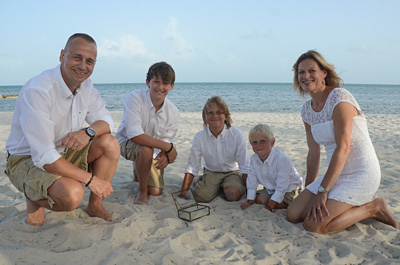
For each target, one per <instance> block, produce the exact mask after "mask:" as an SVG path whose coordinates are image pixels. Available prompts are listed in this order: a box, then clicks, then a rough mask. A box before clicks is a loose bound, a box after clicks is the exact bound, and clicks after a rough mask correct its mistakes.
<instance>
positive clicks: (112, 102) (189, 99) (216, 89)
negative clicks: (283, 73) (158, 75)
mask: <svg viewBox="0 0 400 265" xmlns="http://www.w3.org/2000/svg"><path fill="white" fill-rule="evenodd" d="M21 87H22V86H0V95H9V94H18V92H19V90H20V89H21ZM95 87H96V88H97V89H98V90H99V92H100V94H101V95H102V97H103V98H104V100H105V102H106V106H107V108H108V109H109V110H110V111H122V110H123V105H124V100H125V97H126V95H127V94H128V93H129V92H130V91H133V90H135V89H139V88H142V89H147V87H146V84H144V83H132V84H95ZM344 88H346V89H347V90H349V91H350V92H351V93H352V94H353V95H354V97H355V98H356V100H357V101H358V103H359V104H360V106H361V109H362V110H363V111H364V112H365V113H376V114H400V104H399V102H400V85H368V84H366V85H365V84H363V85H361V84H360V85H359V84H347V85H346V84H345V85H344ZM214 95H219V96H222V97H223V98H224V100H225V101H226V103H227V104H228V106H229V109H230V111H231V112H275V113H297V112H300V110H301V106H302V105H303V103H304V102H305V101H306V100H307V99H308V98H301V97H300V96H299V94H298V93H297V92H295V91H293V88H292V84H290V83H176V84H175V87H174V89H173V90H172V91H171V92H170V93H169V94H168V98H169V99H170V100H171V101H172V102H173V103H174V104H175V105H176V106H177V107H178V108H179V110H180V111H183V112H186V111H190V112H197V111H201V110H202V108H203V106H204V103H205V102H206V100H207V99H208V98H209V97H211V96H214ZM15 102H16V99H0V112H5V111H13V110H14V107H15Z"/></svg>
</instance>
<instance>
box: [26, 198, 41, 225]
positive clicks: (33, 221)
mask: <svg viewBox="0 0 400 265" xmlns="http://www.w3.org/2000/svg"><path fill="white" fill-rule="evenodd" d="M26 215H27V216H26V223H27V224H30V225H34V226H41V225H42V224H43V221H44V208H43V207H41V206H39V205H38V204H36V203H35V202H34V201H31V200H29V199H26Z"/></svg>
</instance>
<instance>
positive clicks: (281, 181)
mask: <svg viewBox="0 0 400 265" xmlns="http://www.w3.org/2000/svg"><path fill="white" fill-rule="evenodd" d="M249 171H250V172H249V175H248V176H247V183H246V184H247V199H248V200H254V199H255V197H256V191H257V187H258V185H259V184H261V185H263V186H264V187H265V188H266V189H267V191H268V193H269V194H272V196H271V200H273V201H276V202H277V203H281V202H282V201H283V198H284V196H285V193H286V192H290V191H292V190H295V189H298V188H301V187H302V185H303V178H302V177H301V176H300V174H299V173H298V172H297V171H296V169H295V168H294V166H293V162H292V161H291V160H290V159H289V158H288V157H287V156H286V155H285V154H284V153H283V152H282V151H280V150H279V149H278V148H276V147H273V148H272V150H271V153H270V154H269V156H268V158H267V159H266V160H265V161H264V162H263V161H261V159H260V158H259V157H258V155H257V154H253V155H252V156H251V158H250V170H249Z"/></svg>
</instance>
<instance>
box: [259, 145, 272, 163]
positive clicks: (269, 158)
mask: <svg viewBox="0 0 400 265" xmlns="http://www.w3.org/2000/svg"><path fill="white" fill-rule="evenodd" d="M275 155H276V150H275V147H272V149H271V153H269V156H268V158H267V159H266V160H265V161H264V162H263V161H261V159H260V157H259V156H257V161H258V162H259V163H261V164H267V165H270V164H271V163H272V161H273V160H274V157H275Z"/></svg>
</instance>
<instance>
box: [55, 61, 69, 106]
mask: <svg viewBox="0 0 400 265" xmlns="http://www.w3.org/2000/svg"><path fill="white" fill-rule="evenodd" d="M54 75H55V77H56V82H57V87H58V89H59V90H60V93H61V96H62V97H63V99H66V98H68V97H71V96H73V95H72V93H71V90H69V88H68V86H67V84H65V81H64V79H63V77H62V75H61V64H59V65H58V66H57V67H56V68H55V69H54Z"/></svg>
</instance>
